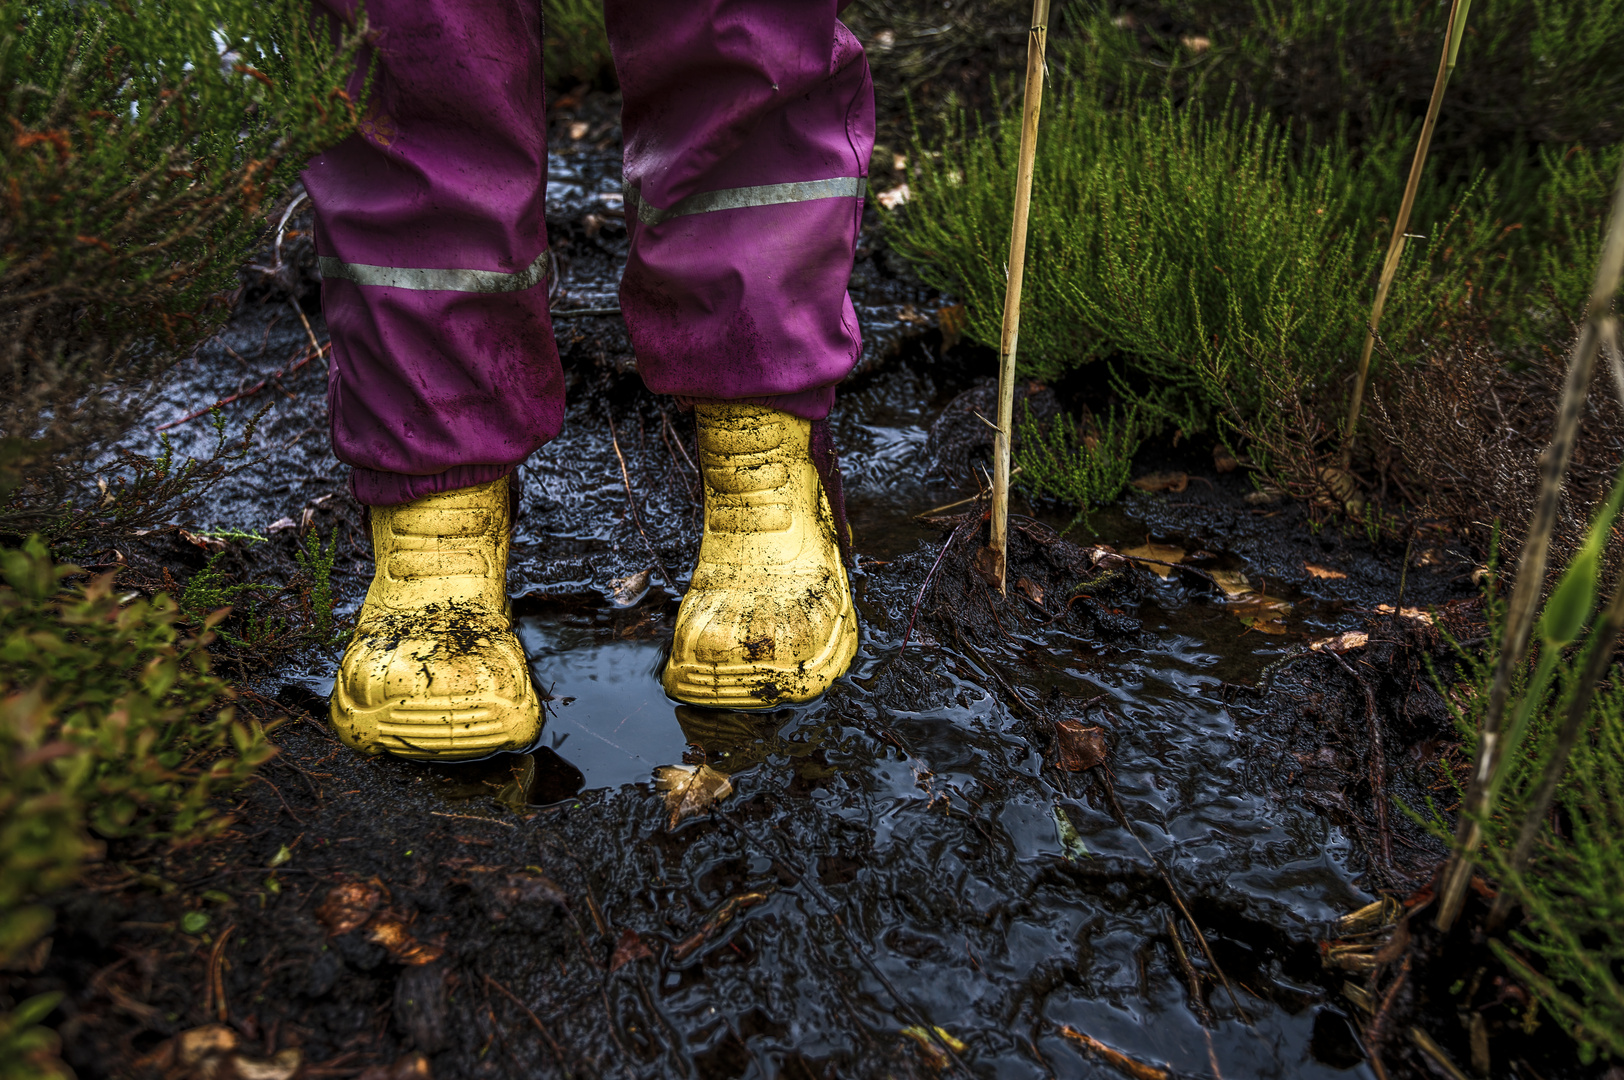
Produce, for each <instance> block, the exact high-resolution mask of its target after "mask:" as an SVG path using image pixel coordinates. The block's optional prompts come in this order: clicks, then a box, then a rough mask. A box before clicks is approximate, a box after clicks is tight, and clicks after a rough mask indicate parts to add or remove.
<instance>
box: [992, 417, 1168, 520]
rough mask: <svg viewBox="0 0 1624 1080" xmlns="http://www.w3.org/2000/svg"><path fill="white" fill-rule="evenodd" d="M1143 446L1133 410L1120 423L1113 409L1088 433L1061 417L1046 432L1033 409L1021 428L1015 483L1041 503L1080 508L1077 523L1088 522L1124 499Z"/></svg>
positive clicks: (1015, 458)
mask: <svg viewBox="0 0 1624 1080" xmlns="http://www.w3.org/2000/svg"><path fill="white" fill-rule="evenodd" d="M1139 442H1140V431H1139V417H1138V414H1136V413H1134V412H1133V411H1131V410H1130V411H1129V413H1128V415H1127V418H1126V419H1124V420H1122V421H1121V422H1118V420H1117V416H1116V410H1114V409H1113V410H1112V411H1111V413H1110V414H1109V415H1108V416H1107V417H1106V419H1105V423H1104V424H1097V425H1095V424H1091V425H1088V426H1087V427H1083V426H1080V425H1078V424H1077V423H1076V422H1074V421H1073V420H1072V419H1071V417H1069V416H1067V415H1066V414H1065V413H1060V414H1058V415H1057V416H1055V418H1054V419H1053V420H1051V421H1050V422H1049V426H1048V429H1047V430H1044V429H1043V428H1041V427H1040V426H1039V425H1038V422H1037V421H1036V420H1035V419H1033V417H1032V412H1031V409H1030V408H1028V409H1027V411H1026V415H1024V416H1023V417H1022V418H1021V420H1020V423H1019V424H1018V425H1017V426H1016V441H1015V447H1014V463H1015V466H1016V468H1017V469H1018V470H1019V472H1018V473H1014V474H1012V476H1011V479H1012V480H1013V481H1014V483H1015V485H1016V486H1017V487H1020V488H1022V489H1024V490H1025V491H1028V492H1030V493H1031V494H1033V495H1035V496H1038V497H1039V498H1046V499H1055V500H1058V501H1059V502H1062V503H1065V504H1066V505H1068V506H1075V507H1076V508H1077V519H1076V520H1078V521H1084V522H1086V521H1087V520H1088V515H1089V513H1090V511H1092V510H1095V509H1097V508H1099V507H1101V506H1106V505H1108V504H1110V503H1112V502H1115V501H1116V497H1117V496H1118V495H1120V494H1122V489H1123V488H1124V487H1126V486H1127V484H1128V470H1129V469H1130V468H1131V467H1132V465H1133V455H1134V454H1135V453H1136V452H1137V451H1138V449H1139Z"/></svg>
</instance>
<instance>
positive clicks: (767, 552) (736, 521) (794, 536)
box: [664, 405, 857, 709]
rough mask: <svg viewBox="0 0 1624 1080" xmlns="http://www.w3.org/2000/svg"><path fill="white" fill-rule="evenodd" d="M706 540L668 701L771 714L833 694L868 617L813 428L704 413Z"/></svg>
mask: <svg viewBox="0 0 1624 1080" xmlns="http://www.w3.org/2000/svg"><path fill="white" fill-rule="evenodd" d="M695 417H696V423H697V427H698V430H699V456H700V465H701V469H702V472H703V473H704V477H705V533H704V536H703V538H702V539H701V540H700V545H699V563H698V565H697V566H696V567H695V569H694V574H693V580H692V583H691V584H690V585H689V587H688V592H687V595H686V596H684V597H683V600H682V606H681V608H680V609H679V610H678V612H677V624H676V630H675V634H674V637H673V640H672V643H671V660H670V662H669V663H668V664H667V665H666V669H665V677H664V684H665V691H666V693H667V694H669V695H671V696H672V697H673V698H676V699H677V700H678V701H683V702H686V703H688V704H690V705H704V706H710V707H713V708H731V709H760V708H771V707H773V706H776V705H780V704H783V703H785V702H795V701H809V700H811V699H812V698H815V697H817V696H818V695H820V694H822V693H823V692H824V691H825V690H827V689H828V688H829V685H830V683H832V682H834V680H835V679H838V678H839V677H840V676H841V675H843V674H845V672H846V669H847V667H848V666H850V664H851V660H852V657H853V656H854V655H855V654H856V652H857V614H856V611H855V610H854V609H853V607H852V597H851V586H850V583H849V582H848V581H847V579H846V568H845V566H844V565H843V564H842V563H841V559H840V549H839V545H838V543H837V541H836V537H835V524H834V514H833V513H832V511H831V509H830V506H829V500H828V497H827V496H826V495H825V493H824V490H823V485H822V482H821V480H820V479H819V476H818V471H817V468H816V466H815V465H814V464H813V461H812V457H811V445H810V444H811V431H812V425H811V422H810V421H807V420H803V419H801V418H800V417H797V416H793V415H791V414H789V413H786V412H780V411H778V410H776V409H768V408H763V407H760V406H754V405H699V406H696V408H695Z"/></svg>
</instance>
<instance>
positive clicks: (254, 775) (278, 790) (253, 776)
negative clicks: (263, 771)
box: [249, 773, 304, 825]
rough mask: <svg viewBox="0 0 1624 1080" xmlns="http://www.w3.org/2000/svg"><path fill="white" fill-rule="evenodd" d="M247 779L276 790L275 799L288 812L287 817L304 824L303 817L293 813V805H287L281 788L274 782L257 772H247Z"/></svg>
mask: <svg viewBox="0 0 1624 1080" xmlns="http://www.w3.org/2000/svg"><path fill="white" fill-rule="evenodd" d="M249 779H252V780H258V781H259V782H260V783H262V784H264V785H265V786H266V787H268V788H270V789H271V790H272V791H274V792H276V801H277V802H279V803H281V804H282V809H284V810H286V811H287V812H288V817H290V818H292V819H293V820H294V821H296V822H298V823H299V824H300V825H303V824H304V819H302V818H300V817H299V815H298V814H295V813H294V812H293V807H291V806H289V805H288V801H287V800H286V799H284V798H283V797H282V789H281V788H279V787H277V786H276V785H275V784H273V783H271V782H270V781H269V780H267V779H265V778H264V777H263V776H261V775H259V774H258V773H250V774H249Z"/></svg>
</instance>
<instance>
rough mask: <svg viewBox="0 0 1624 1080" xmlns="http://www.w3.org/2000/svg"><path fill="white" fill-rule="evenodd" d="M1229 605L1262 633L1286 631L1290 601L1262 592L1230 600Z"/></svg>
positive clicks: (1248, 624) (1245, 621)
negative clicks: (1277, 598)
mask: <svg viewBox="0 0 1624 1080" xmlns="http://www.w3.org/2000/svg"><path fill="white" fill-rule="evenodd" d="M1228 607H1229V610H1230V611H1233V612H1234V613H1235V615H1236V616H1237V617H1239V618H1240V620H1241V622H1243V623H1245V624H1246V625H1247V626H1248V627H1249V628H1251V629H1253V630H1256V631H1257V632H1258V633H1260V634H1284V633H1285V632H1286V614H1287V612H1289V611H1291V604H1290V603H1289V602H1288V601H1285V600H1276V599H1274V598H1273V597H1271V596H1264V595H1262V594H1261V593H1248V594H1247V595H1246V596H1243V597H1240V598H1238V599H1236V600H1232V601H1230V603H1229V605H1228Z"/></svg>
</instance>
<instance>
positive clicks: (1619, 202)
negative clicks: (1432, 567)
mask: <svg viewBox="0 0 1624 1080" xmlns="http://www.w3.org/2000/svg"><path fill="white" fill-rule="evenodd" d="M1621 272H1624V167H1621V168H1620V169H1619V173H1618V185H1617V187H1616V188H1615V189H1614V191H1613V206H1612V210H1611V211H1610V213H1609V215H1608V220H1607V241H1606V243H1605V244H1604V245H1603V246H1602V252H1601V259H1600V261H1599V262H1598V263H1597V265H1596V282H1595V287H1594V288H1593V289H1592V290H1591V292H1590V303H1589V305H1588V306H1587V307H1586V309H1585V321H1584V326H1583V327H1581V328H1580V330H1579V340H1578V341H1577V342H1575V343H1574V346H1573V353H1572V355H1571V356H1570V357H1569V359H1568V378H1567V382H1566V383H1565V384H1564V385H1563V387H1562V404H1561V406H1560V408H1559V410H1558V412H1557V416H1556V424H1555V429H1554V430H1553V431H1552V433H1551V443H1550V445H1549V446H1547V447H1546V448H1545V452H1544V454H1543V455H1541V457H1542V463H1543V473H1544V475H1543V478H1542V480H1541V484H1540V492H1539V502H1538V503H1536V504H1535V506H1534V515H1533V517H1532V518H1531V519H1530V521H1529V523H1528V534H1527V536H1526V537H1524V539H1523V548H1522V554H1521V555H1519V556H1518V558H1517V580H1516V583H1515V584H1514V585H1513V586H1512V590H1511V606H1510V608H1509V609H1508V610H1507V612H1506V626H1505V636H1504V637H1503V639H1502V640H1501V642H1500V655H1499V657H1498V658H1497V660H1496V662H1495V668H1494V683H1493V685H1492V686H1491V687H1490V688H1489V701H1488V705H1487V707H1486V708H1485V709H1484V712H1483V731H1482V734H1481V735H1480V736H1479V738H1478V743H1477V761H1476V762H1475V763H1474V764H1473V767H1472V782H1471V786H1470V787H1469V788H1467V791H1466V799H1465V802H1464V803H1463V804H1462V806H1461V811H1460V821H1459V822H1458V823H1457V825H1456V827H1455V847H1454V851H1453V852H1451V853H1450V856H1449V864H1448V866H1446V867H1445V868H1444V877H1443V885H1442V887H1441V888H1440V889H1439V900H1440V902H1439V905H1438V916H1437V925H1438V929H1440V930H1448V929H1449V928H1450V927H1451V926H1453V925H1454V922H1455V919H1456V918H1457V917H1458V916H1459V915H1460V909H1461V905H1462V904H1463V903H1464V902H1465V900H1466V886H1467V885H1468V884H1470V883H1471V880H1472V863H1473V860H1474V858H1475V856H1476V852H1477V846H1478V844H1480V843H1481V842H1482V840H1483V829H1482V826H1481V825H1479V822H1480V821H1481V820H1482V819H1483V818H1484V817H1486V816H1487V815H1488V813H1489V812H1490V810H1491V809H1493V807H1492V805H1491V804H1492V802H1493V797H1494V796H1493V792H1494V781H1495V778H1496V776H1497V774H1498V773H1499V770H1500V759H1501V754H1502V753H1503V752H1504V750H1505V747H1504V746H1502V745H1501V741H1500V726H1501V722H1502V721H1503V720H1504V719H1505V713H1506V703H1507V702H1508V701H1509V700H1510V697H1511V683H1512V679H1513V677H1514V676H1515V675H1516V673H1517V668H1518V667H1519V666H1520V665H1521V664H1522V659H1523V655H1524V653H1525V652H1526V651H1527V648H1528V634H1529V631H1530V630H1531V629H1532V628H1533V625H1534V613H1535V610H1536V609H1537V608H1538V607H1539V597H1540V593H1541V592H1543V591H1544V588H1545V569H1546V564H1547V562H1548V560H1549V557H1550V549H1551V530H1552V528H1553V527H1554V526H1555V524H1556V509H1557V503H1558V501H1559V500H1560V499H1561V497H1562V480H1563V477H1564V475H1565V474H1566V473H1567V470H1568V462H1569V460H1571V459H1572V457H1573V444H1574V442H1575V441H1576V439H1577V438H1578V432H1579V414H1580V413H1581V412H1582V411H1583V410H1584V404H1585V398H1586V397H1587V396H1588V395H1589V391H1590V376H1591V374H1592V373H1593V372H1594V371H1595V367H1596V353H1597V352H1598V351H1599V349H1600V347H1601V339H1602V336H1603V334H1604V333H1605V332H1606V330H1607V328H1608V326H1609V318H1608V308H1609V307H1610V306H1611V305H1612V302H1613V298H1614V297H1615V296H1617V295H1618V284H1619V277H1620V274H1621Z"/></svg>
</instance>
